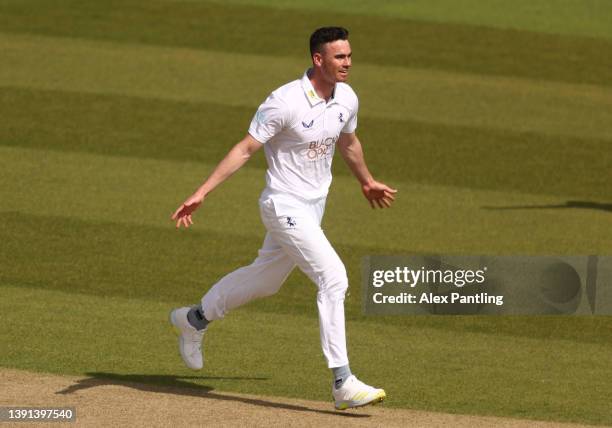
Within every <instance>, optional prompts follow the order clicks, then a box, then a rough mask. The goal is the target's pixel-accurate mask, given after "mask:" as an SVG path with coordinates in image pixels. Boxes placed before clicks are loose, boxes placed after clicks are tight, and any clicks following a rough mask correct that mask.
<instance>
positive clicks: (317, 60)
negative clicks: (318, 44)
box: [312, 52, 323, 67]
mask: <svg viewBox="0 0 612 428" xmlns="http://www.w3.org/2000/svg"><path fill="white" fill-rule="evenodd" d="M312 63H313V64H314V65H316V66H317V67H320V66H321V64H323V55H321V54H320V53H319V52H315V53H314V54H313V55H312Z"/></svg>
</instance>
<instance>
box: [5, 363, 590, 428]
mask: <svg viewBox="0 0 612 428" xmlns="http://www.w3.org/2000/svg"><path fill="white" fill-rule="evenodd" d="M167 379H168V378H166V377H164V376H148V377H146V378H141V379H140V380H141V381H140V382H137V381H135V380H136V377H131V376H121V375H114V374H104V373H98V374H95V375H92V376H85V377H75V376H55V375H48V374H39V373H30V372H25V371H19V370H9V369H0V385H1V386H2V387H1V388H0V406H33V407H36V406H61V407H68V406H71V407H75V408H76V413H77V425H79V426H96V427H98V426H152V425H153V426H189V425H206V426H244V425H247V426H270V425H275V426H351V427H355V426H385V427H393V426H398V427H399V426H401V427H448V426H452V427H466V428H467V427H470V428H471V427H512V428H516V427H534V426H536V427H551V428H552V427H559V426H564V427H579V426H584V425H576V424H563V425H562V424H559V423H556V422H555V423H549V422H535V421H527V420H519V419H506V418H495V417H482V416H466V415H451V414H443V413H431V412H423V411H415V410H404V409H388V408H384V405H378V406H370V407H364V408H361V409H353V410H349V411H345V412H337V411H334V409H333V407H332V404H331V402H319V401H308V400H295V399H289V398H279V397H260V396H252V395H243V394H234V393H226V392H217V391H214V390H209V389H207V388H204V387H198V386H197V385H195V386H194V387H187V386H186V387H184V388H183V387H177V386H165V385H163V383H164V381H166V380H167ZM142 380H144V381H142ZM41 425H43V424H41ZM19 426H24V425H23V424H20V425H19ZM44 426H48V424H44Z"/></svg>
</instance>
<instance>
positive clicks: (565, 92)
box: [0, 36, 612, 140]
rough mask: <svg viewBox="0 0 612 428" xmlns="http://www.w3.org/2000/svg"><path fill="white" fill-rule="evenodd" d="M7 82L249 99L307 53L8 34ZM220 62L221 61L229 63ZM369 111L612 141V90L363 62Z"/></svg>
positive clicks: (0, 80)
mask: <svg viewBox="0 0 612 428" xmlns="http://www.w3.org/2000/svg"><path fill="white" fill-rule="evenodd" d="M0 48H1V49H3V50H4V55H3V62H4V64H5V67H3V68H2V69H0V85H1V86H9V87H11V86H15V87H28V88H35V89H36V88H38V89H55V90H70V91H78V92H89V93H101V94H115V95H130V96H138V97H145V98H158V99H169V100H177V101H190V102H209V103H210V102H212V103H216V104H226V105H231V106H240V107H245V106H250V107H251V108H252V109H253V110H254V109H255V108H256V107H257V106H258V105H259V104H260V103H261V102H262V101H263V100H264V99H265V98H266V97H267V96H268V94H269V93H270V92H271V91H272V90H274V89H275V88H276V87H278V86H280V85H282V84H284V83H286V82H287V81H290V80H294V79H297V78H299V77H300V76H301V75H302V73H303V72H304V70H305V68H306V67H307V66H308V61H307V60H305V59H304V60H301V61H300V60H294V59H282V58H275V57H269V56H258V55H242V54H215V53H213V52H210V51H196V50H189V49H173V48H159V47H146V48H144V47H143V46H139V45H119V44H113V43H100V42H91V41H86V40H68V39H61V38H60V39H58V38H41V37H29V36H26V37H22V36H8V37H0ZM219 64H222V65H221V66H220V65H219ZM355 64H356V65H355V68H354V72H353V75H354V76H353V77H352V78H351V84H352V85H353V87H354V88H355V90H356V91H357V93H358V94H359V96H360V113H361V115H362V117H376V118H385V119H400V120H403V119H411V120H419V121H424V122H429V123H436V124H437V123H442V124H450V125H467V126H476V127H484V128H492V129H503V130H514V131H526V132H528V131H531V132H538V133H546V134H551V135H573V136H579V137H582V136H589V137H597V138H608V139H611V140H612V121H611V120H610V117H612V90H610V89H609V88H602V87H595V86H591V85H571V84H561V83H544V82H537V81H532V80H525V79H507V78H499V77H489V78H485V77H483V76H480V75H470V74H461V73H446V72H443V73H435V72H431V71H426V70H422V69H406V68H397V67H388V66H385V65H382V63H381V65H377V66H372V65H359V63H358V62H356V63H355Z"/></svg>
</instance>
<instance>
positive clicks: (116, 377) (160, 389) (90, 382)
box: [56, 373, 370, 418]
mask: <svg viewBox="0 0 612 428" xmlns="http://www.w3.org/2000/svg"><path fill="white" fill-rule="evenodd" d="M87 376H89V377H88V378H85V379H80V380H78V381H77V382H76V383H75V384H74V385H70V386H69V387H67V388H64V389H62V390H61V391H57V392H56V394H73V393H75V392H77V391H80V390H83V389H89V388H96V387H99V386H105V385H120V386H125V387H128V388H134V389H138V390H140V391H145V392H157V393H164V394H175V395H184V396H188V397H202V398H207V399H213V400H221V401H233V402H238V403H243V404H250V405H253V406H262V407H269V408H274V409H282V410H293V411H297V412H313V413H322V414H327V415H338V416H344V417H352V418H364V417H366V418H367V417H370V415H366V414H352V413H343V412H336V411H332V410H319V409H313V408H310V407H305V406H300V405H295V404H286V403H279V402H274V401H268V400H263V399H258V398H247V397H236V396H233V395H225V394H220V393H218V392H213V388H212V387H210V386H205V385H197V384H194V383H191V382H188V381H186V380H189V379H194V380H195V379H199V380H205V379H233V380H267V379H268V378H263V377H216V376H171V375H139V374H134V375H123V374H116V373H87Z"/></svg>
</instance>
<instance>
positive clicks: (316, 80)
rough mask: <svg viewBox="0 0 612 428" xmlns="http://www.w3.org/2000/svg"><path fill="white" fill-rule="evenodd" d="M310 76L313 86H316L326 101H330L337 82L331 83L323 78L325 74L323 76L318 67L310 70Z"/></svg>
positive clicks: (317, 91)
mask: <svg viewBox="0 0 612 428" xmlns="http://www.w3.org/2000/svg"><path fill="white" fill-rule="evenodd" d="M308 78H309V79H310V83H312V87H313V88H314V90H315V92H316V93H317V95H318V96H319V97H320V98H322V99H324V100H325V101H329V99H330V98H331V96H332V94H333V93H334V88H335V87H336V83H335V82H334V83H330V82H328V81H326V80H325V79H323V76H321V75H320V73H318V72H317V70H316V69H314V70H313V69H311V70H310V72H309V73H308Z"/></svg>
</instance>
